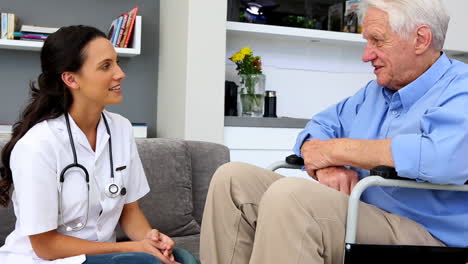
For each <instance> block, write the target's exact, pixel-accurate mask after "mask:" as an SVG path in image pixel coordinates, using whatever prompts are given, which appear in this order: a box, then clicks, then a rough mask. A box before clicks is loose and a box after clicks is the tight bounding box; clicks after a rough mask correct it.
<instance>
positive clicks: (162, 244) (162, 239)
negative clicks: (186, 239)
mask: <svg viewBox="0 0 468 264" xmlns="http://www.w3.org/2000/svg"><path fill="white" fill-rule="evenodd" d="M146 238H147V239H149V240H151V241H152V242H153V245H154V246H155V247H156V248H157V249H158V250H159V251H160V252H161V253H162V255H163V256H164V257H165V258H167V259H168V260H170V261H171V263H178V262H175V260H174V255H173V254H172V250H173V249H174V246H175V243H174V241H173V240H172V239H171V238H170V237H168V236H166V235H165V234H163V233H161V232H159V231H158V230H156V229H152V230H150V231H149V232H148V234H147V235H146Z"/></svg>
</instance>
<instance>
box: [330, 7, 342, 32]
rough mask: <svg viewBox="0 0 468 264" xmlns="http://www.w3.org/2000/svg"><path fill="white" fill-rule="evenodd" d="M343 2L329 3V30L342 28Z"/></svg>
mask: <svg viewBox="0 0 468 264" xmlns="http://www.w3.org/2000/svg"><path fill="white" fill-rule="evenodd" d="M343 14H344V5H343V3H337V4H334V5H331V6H330V7H329V8H328V27H327V29H328V30H330V31H341V30H342V29H343Z"/></svg>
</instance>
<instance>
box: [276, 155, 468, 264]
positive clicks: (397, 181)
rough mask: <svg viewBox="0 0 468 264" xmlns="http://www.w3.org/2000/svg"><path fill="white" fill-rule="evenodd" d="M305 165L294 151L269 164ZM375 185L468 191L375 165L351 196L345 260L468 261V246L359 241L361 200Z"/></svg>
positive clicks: (349, 263) (360, 263) (354, 263)
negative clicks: (367, 242) (357, 234)
mask: <svg viewBox="0 0 468 264" xmlns="http://www.w3.org/2000/svg"><path fill="white" fill-rule="evenodd" d="M303 165H304V161H303V160H302V158H299V157H298V156H296V155H290V156H288V157H286V159H285V161H278V162H275V163H273V164H271V165H270V166H268V167H267V169H269V170H271V171H276V170H277V169H280V168H285V169H301V168H302V167H303ZM371 186H386V187H401V188H413V189H431V190H446V191H462V192H468V185H467V184H465V185H437V184H431V183H425V182H422V183H421V182H416V181H413V180H411V179H404V178H399V177H398V175H397V173H396V171H395V169H394V168H390V167H385V166H378V167H376V168H374V169H372V170H371V176H368V177H365V178H364V179H362V180H360V181H359V182H358V183H357V184H356V186H354V189H353V191H352V192H351V195H350V197H349V201H348V212H347V219H346V236H345V258H344V264H367V263H379V264H387V263H388V264H390V263H392V264H396V263H398V264H401V263H403V264H405V263H408V264H409V263H444V264H445V263H447V264H468V248H460V247H436V246H408V245H369V244H357V243H356V233H357V221H358V214H359V202H360V198H361V195H362V193H363V192H364V190H366V189H367V188H368V187H371ZM467 202H468V201H467Z"/></svg>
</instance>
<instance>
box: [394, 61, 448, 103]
mask: <svg viewBox="0 0 468 264" xmlns="http://www.w3.org/2000/svg"><path fill="white" fill-rule="evenodd" d="M450 65H451V62H450V60H449V58H448V57H447V55H445V53H442V55H441V56H440V57H439V59H437V61H436V62H435V63H434V64H433V65H432V66H431V67H430V68H429V69H428V70H427V71H426V72H425V73H423V74H422V75H421V76H419V77H418V78H417V79H416V80H414V81H413V82H411V83H410V84H408V85H406V86H405V87H403V88H401V89H400V90H398V91H397V93H398V94H399V96H400V100H401V104H402V106H403V109H404V110H405V111H408V109H409V108H410V107H411V106H412V105H413V104H414V103H415V102H416V101H417V100H419V98H421V97H422V96H424V94H425V93H426V92H427V91H428V90H429V89H431V88H432V87H433V86H434V85H435V84H436V83H437V81H439V80H440V78H441V77H442V75H444V73H445V72H447V70H448V69H449V67H450Z"/></svg>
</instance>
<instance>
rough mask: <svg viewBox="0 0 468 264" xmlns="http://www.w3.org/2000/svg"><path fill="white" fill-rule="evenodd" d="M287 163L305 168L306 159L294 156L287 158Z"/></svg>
mask: <svg viewBox="0 0 468 264" xmlns="http://www.w3.org/2000/svg"><path fill="white" fill-rule="evenodd" d="M286 163H288V164H290V165H300V166H304V159H303V158H301V157H299V156H297V155H296V154H292V155H289V156H287V157H286Z"/></svg>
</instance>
